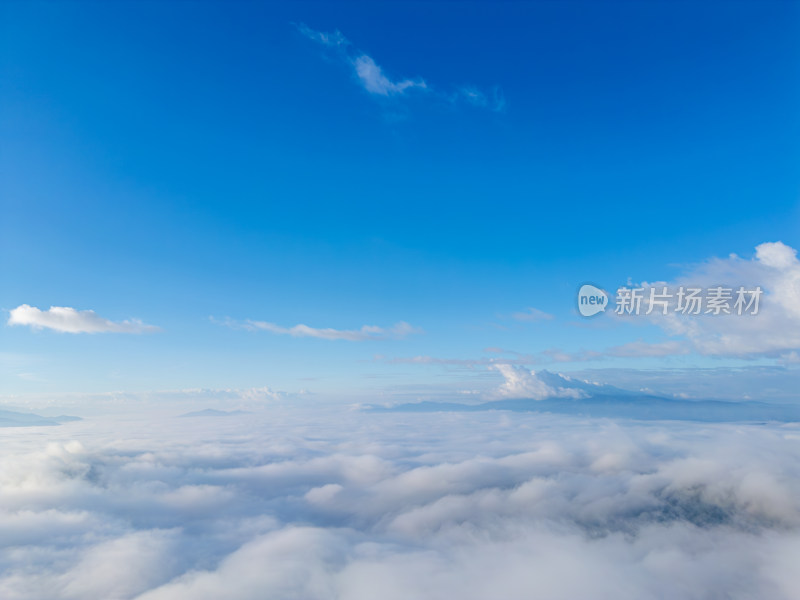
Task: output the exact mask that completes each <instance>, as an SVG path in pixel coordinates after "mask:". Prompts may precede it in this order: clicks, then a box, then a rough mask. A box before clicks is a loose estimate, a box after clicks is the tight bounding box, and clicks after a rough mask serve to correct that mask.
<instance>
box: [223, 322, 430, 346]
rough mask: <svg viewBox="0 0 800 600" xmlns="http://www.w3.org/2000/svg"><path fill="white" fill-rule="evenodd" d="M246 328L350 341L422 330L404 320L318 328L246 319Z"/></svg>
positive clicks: (401, 336)
mask: <svg viewBox="0 0 800 600" xmlns="http://www.w3.org/2000/svg"><path fill="white" fill-rule="evenodd" d="M225 323H226V324H228V325H230V326H237V325H236V324H235V323H234V322H232V321H226V322H225ZM241 327H244V328H245V329H251V330H263V331H269V332H270V333H276V334H279V335H290V336H292V337H311V338H319V339H323V340H347V341H349V342H364V341H367V340H385V339H397V338H403V337H406V336H408V335H411V334H414V333H421V330H420V329H418V328H416V327H413V326H411V325H409V324H408V323H406V322H404V321H400V322H399V323H396V324H395V325H394V326H392V327H389V328H384V327H377V326H375V325H364V326H362V327H361V328H360V329H333V328H330V327H324V328H318V327H309V326H308V325H303V324H302V323H301V324H299V325H294V326H293V327H281V326H280V325H276V324H275V323H268V322H266V321H252V320H248V321H245V322H244V324H242V325H241Z"/></svg>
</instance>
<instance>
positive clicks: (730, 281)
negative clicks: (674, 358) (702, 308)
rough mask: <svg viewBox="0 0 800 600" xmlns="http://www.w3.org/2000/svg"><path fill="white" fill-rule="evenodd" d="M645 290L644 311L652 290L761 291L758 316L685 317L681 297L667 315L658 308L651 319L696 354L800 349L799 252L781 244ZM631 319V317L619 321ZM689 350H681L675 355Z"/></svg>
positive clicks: (704, 265) (693, 270)
mask: <svg viewBox="0 0 800 600" xmlns="http://www.w3.org/2000/svg"><path fill="white" fill-rule="evenodd" d="M641 285H642V287H643V288H644V294H643V295H644V301H643V304H642V307H643V308H642V311H643V312H645V311H646V310H647V307H648V306H649V295H650V290H651V289H655V290H656V293H658V292H659V291H662V290H663V288H664V287H665V286H666V287H668V289H672V290H674V289H677V288H678V287H679V286H686V287H696V288H697V287H699V288H701V289H710V288H713V287H717V286H723V287H726V288H732V289H733V290H736V289H738V287H740V286H742V287H744V288H745V289H754V288H755V287H756V286H760V287H761V288H762V290H763V294H762V296H761V297H760V301H759V309H758V313H757V314H743V315H736V314H730V315H714V314H706V313H701V314H699V315H684V314H680V313H677V312H676V311H675V307H676V302H677V300H676V298H672V299H670V300H669V302H668V305H667V314H662V312H663V311H662V307H661V306H658V307H656V310H653V311H652V312H651V314H650V315H648V319H649V321H650V322H652V323H655V324H657V325H658V326H660V327H661V328H663V329H664V330H665V331H666V332H667V333H669V334H671V335H674V336H679V337H680V338H682V339H685V340H686V341H687V342H688V346H689V347H691V349H692V350H694V351H696V352H699V353H701V354H705V355H714V356H724V355H727V356H756V355H766V356H773V357H780V356H782V355H786V356H787V357H790V356H791V352H793V351H796V350H798V349H800V261H799V260H798V259H797V251H796V250H795V249H794V248H791V247H789V246H787V245H786V244H783V243H782V242H768V243H764V244H761V245H759V246H757V247H756V253H755V256H754V257H753V258H751V259H743V258H741V257H739V256H737V255H735V254H732V255H730V256H729V257H727V258H715V259H712V260H709V261H706V262H704V263H702V264H700V265H697V266H695V267H693V268H691V269H690V270H688V272H686V273H685V274H684V275H682V276H681V277H680V278H678V279H677V280H676V281H674V282H652V283H646V282H645V283H643V284H641ZM620 318H626V317H620ZM685 348H686V346H684V345H676V353H683V352H684V351H685Z"/></svg>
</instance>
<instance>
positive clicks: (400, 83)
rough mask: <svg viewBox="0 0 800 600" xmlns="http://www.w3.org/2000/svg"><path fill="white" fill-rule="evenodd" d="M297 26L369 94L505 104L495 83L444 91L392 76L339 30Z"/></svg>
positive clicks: (500, 106)
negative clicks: (487, 86)
mask: <svg viewBox="0 0 800 600" xmlns="http://www.w3.org/2000/svg"><path fill="white" fill-rule="evenodd" d="M297 30H298V31H299V32H300V33H301V34H303V35H304V36H305V37H307V38H308V39H309V40H312V41H314V42H316V43H318V44H320V45H322V46H323V47H325V48H326V49H328V50H329V51H331V52H332V53H333V55H334V56H335V57H336V58H337V59H338V60H339V61H341V62H342V63H343V64H345V65H347V66H348V67H349V68H350V69H351V70H352V73H353V75H354V77H355V79H356V81H358V83H359V85H361V87H362V88H364V90H366V91H367V92H368V93H369V94H371V95H374V96H379V97H384V98H388V97H401V96H405V95H408V94H409V93H411V92H415V91H416V92H425V93H427V94H428V95H429V96H431V97H433V98H437V99H439V100H441V101H444V102H448V103H457V102H463V103H466V104H468V105H470V106H474V107H478V108H486V109H489V110H493V111H497V112H499V111H502V110H503V109H504V108H505V98H504V97H503V94H502V91H501V90H500V89H499V88H497V87H495V88H494V89H492V90H491V91H490V92H483V91H481V90H480V89H478V88H477V87H475V86H462V87H460V88H457V89H456V91H454V92H452V93H444V92H439V91H437V90H434V89H432V88H431V87H430V86H429V85H428V84H427V83H426V81H425V80H424V79H423V78H421V77H415V78H397V79H393V78H390V77H389V76H388V75H387V74H386V72H385V71H384V69H383V68H382V67H381V66H380V65H378V63H377V62H375V59H374V58H372V57H371V56H370V55H368V54H366V53H364V52H361V51H360V50H358V49H356V48H354V47H353V45H352V44H351V43H350V42H349V41H348V40H347V38H345V37H344V36H343V35H342V34H341V32H339V31H334V32H333V33H327V32H323V31H317V30H315V29H311V28H310V27H308V26H307V25H305V24H300V25H298V26H297Z"/></svg>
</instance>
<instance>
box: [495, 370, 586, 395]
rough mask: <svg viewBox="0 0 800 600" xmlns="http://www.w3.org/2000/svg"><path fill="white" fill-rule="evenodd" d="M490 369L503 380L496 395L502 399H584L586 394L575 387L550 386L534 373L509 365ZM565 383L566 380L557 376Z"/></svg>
mask: <svg viewBox="0 0 800 600" xmlns="http://www.w3.org/2000/svg"><path fill="white" fill-rule="evenodd" d="M492 368H494V369H496V370H497V371H499V372H500V374H501V375H502V376H503V377H504V378H505V383H503V384H502V385H501V386H500V389H499V390H498V391H497V395H499V396H501V397H504V398H531V399H533V400H544V399H545V398H574V399H578V398H585V397H586V396H587V394H586V392H584V391H583V390H580V389H577V388H575V387H567V386H559V385H557V384H556V385H551V384H549V383H547V382H545V381H543V380H542V379H541V377H539V376H538V375H537V374H536V372H535V371H529V370H528V369H525V368H524V367H520V366H517V365H509V364H497V365H493V366H492ZM556 377H557V378H560V379H562V380H563V381H564V382H565V383H567V379H566V378H565V377H563V376H560V375H557V376H556Z"/></svg>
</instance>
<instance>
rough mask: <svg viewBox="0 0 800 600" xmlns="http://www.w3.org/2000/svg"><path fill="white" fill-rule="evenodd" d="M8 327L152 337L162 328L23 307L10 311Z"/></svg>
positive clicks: (68, 310) (92, 314) (64, 308)
mask: <svg viewBox="0 0 800 600" xmlns="http://www.w3.org/2000/svg"><path fill="white" fill-rule="evenodd" d="M8 325H27V326H29V327H31V328H33V329H52V330H53V331H60V332H64V333H150V332H154V331H158V330H159V329H158V327H155V326H153V325H147V324H145V323H142V322H141V321H139V320H137V319H131V320H126V321H109V320H108V319H104V318H103V317H101V316H100V315H98V314H97V313H96V312H94V311H93V310H75V309H74V308H70V307H69V306H51V307H50V308H49V309H48V310H39V309H38V308H36V307H35V306H30V305H28V304H21V305H20V306H18V307H17V308H14V309H12V310H11V311H10V315H9V317H8Z"/></svg>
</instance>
